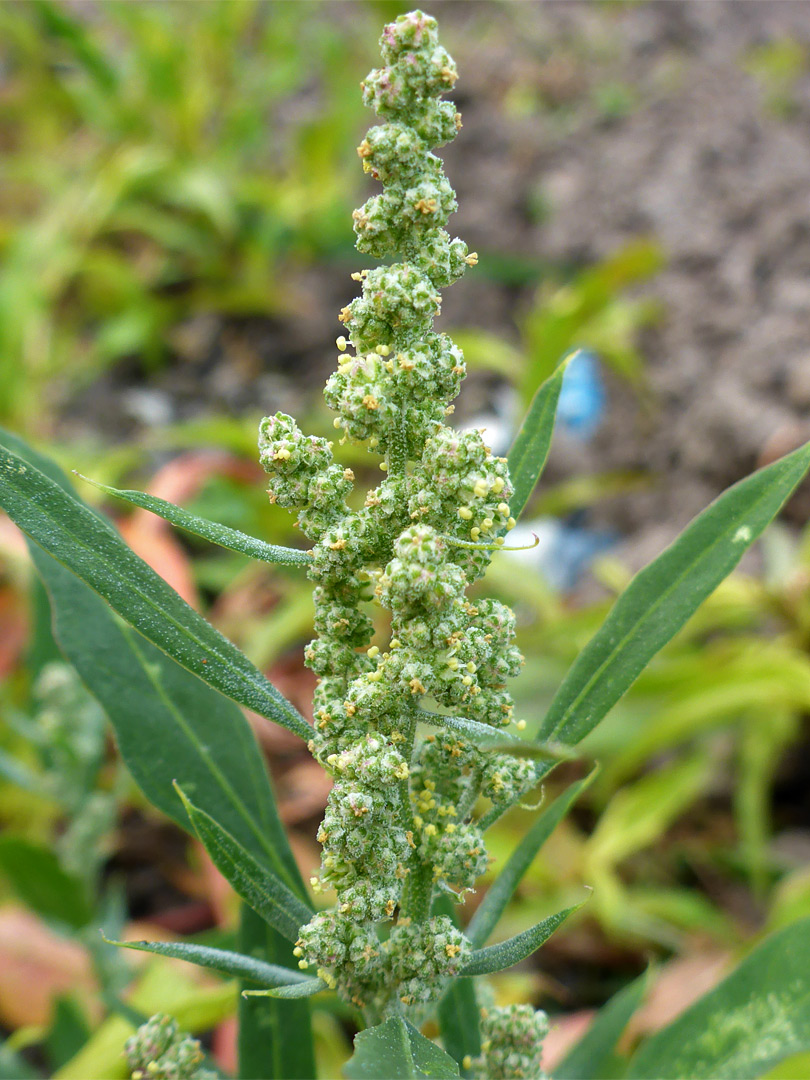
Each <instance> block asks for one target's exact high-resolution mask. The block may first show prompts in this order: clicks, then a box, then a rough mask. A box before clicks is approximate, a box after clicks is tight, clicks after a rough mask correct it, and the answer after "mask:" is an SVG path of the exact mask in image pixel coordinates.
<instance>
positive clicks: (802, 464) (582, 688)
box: [538, 443, 810, 744]
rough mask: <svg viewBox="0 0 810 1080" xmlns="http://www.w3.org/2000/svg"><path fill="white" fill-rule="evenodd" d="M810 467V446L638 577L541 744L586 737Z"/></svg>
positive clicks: (744, 489)
mask: <svg viewBox="0 0 810 1080" xmlns="http://www.w3.org/2000/svg"><path fill="white" fill-rule="evenodd" d="M808 467H810V443H808V444H806V445H805V446H802V447H800V448H799V449H798V450H794V451H793V453H792V454H788V455H787V456H786V457H784V458H781V459H780V460H779V461H775V462H774V463H773V464H772V465H768V466H767V467H766V468H764V469H760V470H759V471H758V472H755V473H754V474H753V475H752V476H749V477H746V478H745V479H744V480H741V481H740V482H739V483H737V484H735V485H734V486H733V487H731V488H729V489H728V491H726V492H724V493H723V494H722V495H721V496H720V497H719V498H718V499H716V500H715V501H714V502H713V503H712V504H711V505H710V506H709V507H708V508H707V509H706V510H704V511H703V513H702V514H700V515H699V516H698V517H696V518H695V520H694V521H693V522H692V523H691V524H690V525H688V526H687V527H686V529H685V530H684V531H683V532H682V533H681V535H680V536H679V537H678V539H677V540H676V541H675V542H674V543H673V544H672V545H670V547H668V548H667V549H666V551H664V553H663V554H662V555H660V556H659V557H658V558H657V559H656V560H655V561H654V562H652V563H651V564H650V565H649V566H647V567H646V568H645V569H644V570H642V571H641V573H639V574H637V575H636V576H635V577H634V578H633V580H632V581H631V583H630V584H629V585H628V587H627V589H625V591H624V592H623V593H622V595H621V596H620V597H619V599H618V600H617V601H616V603H615V604H614V606H613V609H612V610H611V612H610V614H609V615H608V617H607V619H606V620H605V622H604V623H603V624H602V626H601V628H600V629H599V630H598V631H597V632H596V634H595V635H594V636H593V638H592V639H591V640H590V642H589V643H588V644H587V646H586V647H585V649H584V650H583V651H582V652H581V653H580V655H579V657H578V658H577V660H576V662H575V663H574V665H573V667H572V668H571V670H570V671H569V673H568V675H567V676H566V678H565V680H564V682H563V684H562V686H561V687H560V689H559V690H558V691H557V694H556V696H555V697H554V700H553V701H552V703H551V706H550V708H549V711H548V713H547V715H546V717H545V719H544V720H543V723H542V726H541V728H540V731H539V733H538V739H540V740H541V741H554V740H558V741H560V742H564V743H569V744H570V743H576V742H579V740H580V739H583V738H584V737H585V736H586V735H587V734H588V733H589V732H590V731H592V730H593V728H594V727H596V725H597V724H598V723H599V721H600V720H601V719H602V718H603V717H604V716H605V714H606V713H607V712H608V711H609V710H610V709H611V708H612V706H613V705H615V704H616V702H617V701H618V700H619V698H620V697H621V696H622V694H624V692H625V691H626V690H627V689H628V687H629V686H630V685H631V684H632V683H633V681H634V680H635V679H636V677H637V676H638V675H639V674H640V672H641V671H642V670H643V668H644V667H646V665H647V664H648V663H649V661H650V660H651V659H652V657H653V656H655V654H656V653H657V652H658V650H659V649H660V648H662V647H663V646H664V645H666V643H667V642H668V641H669V640H670V639H671V638H672V637H673V636H674V634H675V633H676V632H677V631H678V630H679V629H680V628H681V627H682V626H683V625H684V623H685V622H686V620H687V619H688V618H689V616H690V615H692V614H693V613H694V612H695V611H696V610H697V608H698V607H699V606H700V604H701V603H702V602H703V601H704V600H705V599H706V597H707V596H708V595H709V594H710V593H711V592H713V591H714V589H715V588H716V587H717V586H718V585H719V584H720V582H721V581H722V580H723V579H724V578H725V577H727V576H728V574H730V573H731V571H732V570H733V569H734V567H735V566H736V565H737V563H738V562H739V561H740V559H741V558H742V555H743V553H744V552H745V551H746V550H747V548H749V547H750V546H751V544H752V543H753V542H754V540H756V538H757V537H758V536H759V535H760V534H761V533H762V532H763V530H764V529H765V527H766V526H767V525H768V523H769V522H770V521H772V520H773V518H774V517H775V516H776V515H777V514H778V513H779V510H780V509H781V507H782V505H783V504H784V502H785V501H786V499H787V498H788V497H789V496H790V494H791V492H792V491H793V490H794V488H795V487H796V486H797V484H798V483H799V481H800V480H801V479H802V477H803V476H804V475H805V473H806V472H807V469H808Z"/></svg>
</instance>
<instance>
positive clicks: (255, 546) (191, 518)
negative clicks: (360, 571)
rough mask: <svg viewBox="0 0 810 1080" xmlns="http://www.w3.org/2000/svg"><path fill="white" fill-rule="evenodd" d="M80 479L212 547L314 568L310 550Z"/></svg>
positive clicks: (137, 493) (162, 501) (152, 497)
mask: <svg viewBox="0 0 810 1080" xmlns="http://www.w3.org/2000/svg"><path fill="white" fill-rule="evenodd" d="M76 476H78V477H80V478H81V479H82V480H86V481H87V483H88V484H92V485H93V487H96V488H98V489H99V491H103V492H105V493H106V494H107V495H112V496H113V497H114V498H116V499H122V500H123V501H124V502H128V503H130V504H131V505H132V506H139V507H140V508H141V509H142V510H148V511H149V512H150V513H152V514H157V516H158V517H161V518H163V520H164V521H168V522H170V523H171V524H172V525H176V526H177V527H178V528H180V529H185V531H186V532H190V533H194V535H195V536H201V537H202V538H203V539H204V540H208V541H210V543H212V544H218V545H219V546H220V547H224V548H228V549H229V550H231V551H238V552H240V554H242V555H249V556H250V557H251V558H252V559H259V560H261V561H262V562H269V563H280V564H282V565H284V566H305V567H306V566H311V565H312V556H311V555H310V553H309V552H308V551H304V550H302V549H300V548H288V547H279V546H278V545H277V544H266V543H265V542H264V540H259V539H258V538H257V537H255V536H248V534H247V533H243V532H240V531H239V529H229V528H228V526H227V525H220V524H219V523H218V522H216V521H207V520H206V519H205V518H201V517H198V516H197V515H196V514H192V513H190V512H189V511H188V510H184V509H183V508H182V506H175V504H174V503H170V502H166V500H165V499H158V498H157V496H155V495H147V494H146V493H145V492H143V491H130V490H123V489H121V488H114V487H108V486H107V485H106V484H99V483H97V481H95V480H91V479H90V478H89V477H87V476H82V475H81V473H76Z"/></svg>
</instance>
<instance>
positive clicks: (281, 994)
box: [242, 978, 329, 1001]
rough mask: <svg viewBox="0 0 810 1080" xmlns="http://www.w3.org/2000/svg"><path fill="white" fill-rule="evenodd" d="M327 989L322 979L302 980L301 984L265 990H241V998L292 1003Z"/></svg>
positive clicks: (296, 983)
mask: <svg viewBox="0 0 810 1080" xmlns="http://www.w3.org/2000/svg"><path fill="white" fill-rule="evenodd" d="M328 989H329V987H328V986H327V985H326V983H325V982H324V981H323V979H317V978H315V979H312V978H309V979H304V980H303V982H301V981H299V982H294V983H288V984H287V985H286V986H274V987H269V988H268V989H266V990H243V991H242V997H269V998H279V999H281V1000H282V1001H293V1000H296V999H297V998H308V997H312V995H313V994H320V993H322V992H323V991H324V990H328Z"/></svg>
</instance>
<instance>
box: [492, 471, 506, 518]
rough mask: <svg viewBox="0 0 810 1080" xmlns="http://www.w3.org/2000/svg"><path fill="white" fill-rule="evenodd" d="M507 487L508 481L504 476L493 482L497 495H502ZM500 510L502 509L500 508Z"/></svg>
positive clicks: (493, 488)
mask: <svg viewBox="0 0 810 1080" xmlns="http://www.w3.org/2000/svg"><path fill="white" fill-rule="evenodd" d="M505 487H506V481H505V480H504V478H503V477H502V476H496V477H495V479H494V480H493V481H492V490H493V492H494V493H495V494H496V495H500V493H501V492H502V491H503V489H504V488H505ZM498 509H499V510H500V507H498Z"/></svg>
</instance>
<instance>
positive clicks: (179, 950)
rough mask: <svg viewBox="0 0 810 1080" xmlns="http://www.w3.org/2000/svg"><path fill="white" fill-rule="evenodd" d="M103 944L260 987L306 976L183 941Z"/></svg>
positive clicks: (113, 942)
mask: <svg viewBox="0 0 810 1080" xmlns="http://www.w3.org/2000/svg"><path fill="white" fill-rule="evenodd" d="M102 936H103V935H102ZM104 940H105V941H106V942H107V944H108V945H117V946H119V948H122V949H135V950H136V951H138V952H148V953H156V954H157V955H158V956H171V957H173V958H174V959H175V960H187V961H188V962H189V963H190V964H197V966H198V967H205V968H212V969H213V970H214V971H221V972H222V974H223V975H235V976H237V978H240V979H250V981H251V982H257V983H261V984H262V986H286V985H287V983H291V982H299V983H300V982H306V981H307V976H306V975H302V974H301V972H300V971H294V970H293V969H291V968H285V967H281V966H280V965H278V964H267V963H265V962H264V961H263V960H256V959H255V958H254V957H252V956H244V955H243V954H242V953H237V952H230V951H229V950H228V949H215V948H212V947H211V946H208V945H195V944H194V943H192V942H186V941H113V940H111V939H110V938H106V937H105V938H104Z"/></svg>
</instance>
